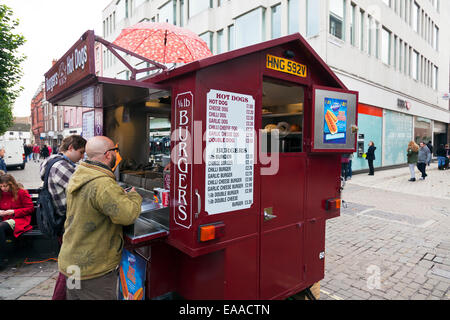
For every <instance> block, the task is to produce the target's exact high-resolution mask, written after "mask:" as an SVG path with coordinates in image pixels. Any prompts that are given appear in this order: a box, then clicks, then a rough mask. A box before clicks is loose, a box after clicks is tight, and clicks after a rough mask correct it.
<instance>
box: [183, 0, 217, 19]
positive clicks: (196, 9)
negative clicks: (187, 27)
mask: <svg viewBox="0 0 450 320" xmlns="http://www.w3.org/2000/svg"><path fill="white" fill-rule="evenodd" d="M208 8H212V1H211V0H190V1H189V8H188V9H189V17H193V16H195V15H196V14H198V13H200V12H202V11H205V10H207V9H208Z"/></svg>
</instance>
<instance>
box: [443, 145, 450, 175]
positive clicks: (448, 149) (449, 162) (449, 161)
mask: <svg viewBox="0 0 450 320" xmlns="http://www.w3.org/2000/svg"><path fill="white" fill-rule="evenodd" d="M445 156H446V157H447V159H445V165H444V169H446V170H447V169H449V165H450V146H449V145H448V144H446V145H445Z"/></svg>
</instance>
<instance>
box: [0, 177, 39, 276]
mask: <svg viewBox="0 0 450 320" xmlns="http://www.w3.org/2000/svg"><path fill="white" fill-rule="evenodd" d="M33 210H34V207H33V201H32V200H31V197H30V195H29V194H28V191H26V190H24V189H22V188H20V187H19V185H18V184H17V182H16V180H15V179H14V177H13V176H12V175H10V174H5V175H2V176H0V269H2V268H5V267H6V262H7V261H5V257H4V256H3V255H4V254H5V249H6V248H5V246H6V236H8V235H13V236H14V237H15V238H17V237H19V236H20V235H21V234H22V233H24V232H27V231H29V230H31V229H33V227H32V226H31V224H30V223H31V214H32V213H33Z"/></svg>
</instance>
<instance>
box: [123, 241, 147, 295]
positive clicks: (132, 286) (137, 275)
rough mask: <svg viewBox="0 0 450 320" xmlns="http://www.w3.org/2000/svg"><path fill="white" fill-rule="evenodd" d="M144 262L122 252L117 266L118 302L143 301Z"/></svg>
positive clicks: (137, 257)
mask: <svg viewBox="0 0 450 320" xmlns="http://www.w3.org/2000/svg"><path fill="white" fill-rule="evenodd" d="M145 267H146V261H145V260H144V259H142V258H141V257H139V256H137V255H135V254H132V253H131V252H129V251H128V250H123V253H122V260H121V261H120V266H119V300H144V296H145V295H144V294H145V291H144V289H145V269H146V268H145Z"/></svg>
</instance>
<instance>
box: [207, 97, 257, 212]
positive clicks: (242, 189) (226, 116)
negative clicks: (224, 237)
mask: <svg viewBox="0 0 450 320" xmlns="http://www.w3.org/2000/svg"><path fill="white" fill-rule="evenodd" d="M254 132H255V99H253V97H252V96H249V95H243V94H238V93H233V92H226V91H218V90H211V91H210V92H209V93H208V95H207V115H206V150H205V162H206V168H205V170H206V172H205V211H206V212H208V214H219V213H224V212H230V211H236V210H242V209H248V208H250V206H251V205H252V204H253V177H254V174H253V167H254V166H253V164H254V162H253V159H254V146H255V144H254V141H255V137H254Z"/></svg>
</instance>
